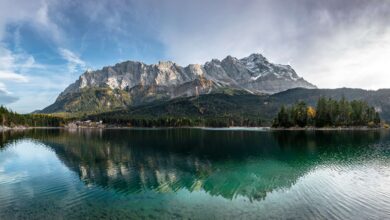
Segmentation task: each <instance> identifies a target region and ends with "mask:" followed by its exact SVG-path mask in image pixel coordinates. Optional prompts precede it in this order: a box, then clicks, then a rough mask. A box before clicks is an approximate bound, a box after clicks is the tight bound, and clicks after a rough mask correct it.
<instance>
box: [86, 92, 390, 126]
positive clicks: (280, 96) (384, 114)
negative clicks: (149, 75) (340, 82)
mask: <svg viewBox="0 0 390 220" xmlns="http://www.w3.org/2000/svg"><path fill="white" fill-rule="evenodd" d="M320 97H329V98H332V99H341V98H342V97H345V98H346V99H347V100H350V101H351V100H364V101H366V102H367V103H368V104H369V105H371V106H374V107H375V108H376V110H377V111H379V112H380V115H381V118H382V119H384V120H385V121H390V89H381V90H377V91H370V90H363V89H349V88H341V89H303V88H296V89H290V90H287V91H283V92H280V93H276V94H270V95H256V94H252V93H248V92H243V91H240V90H238V91H233V92H231V93H226V92H221V93H212V94H205V95H200V96H197V97H180V98H175V99H172V100H168V101H158V102H153V103H146V104H144V105H139V106H133V107H130V108H129V109H126V110H118V111H112V112H106V113H101V114H97V115H91V116H89V118H90V119H93V120H103V121H105V122H108V123H114V124H115V123H117V122H118V119H120V121H121V122H122V123H128V122H134V121H137V120H138V119H142V120H145V119H150V120H155V121H151V122H150V123H152V125H155V124H153V123H156V121H157V123H159V122H158V120H159V119H166V118H190V119H192V121H195V122H194V123H195V124H194V125H207V126H215V125H217V126H228V125H236V126H248V125H249V126H251V125H256V126H257V125H270V124H271V120H272V119H273V118H274V117H275V116H276V114H277V112H278V111H279V109H280V107H281V106H282V105H291V104H294V103H295V102H297V101H305V102H306V103H308V104H309V105H311V106H315V105H316V103H317V100H318V99H319V98H320ZM198 119H201V121H196V120H198ZM208 121H211V123H212V124H207V123H208ZM226 123H230V124H226Z"/></svg>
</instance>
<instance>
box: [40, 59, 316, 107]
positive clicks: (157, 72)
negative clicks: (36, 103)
mask: <svg viewBox="0 0 390 220" xmlns="http://www.w3.org/2000/svg"><path fill="white" fill-rule="evenodd" d="M297 87H302V88H316V87H315V86H314V85H313V84H311V83H309V82H307V81H306V80H304V79H303V78H301V77H299V76H298V75H297V73H296V72H295V71H294V69H292V68H291V66H289V65H280V64H273V63H270V62H269V61H268V60H267V59H266V58H265V57H264V56H262V55H261V54H252V55H250V56H248V57H245V58H242V59H237V58H234V57H232V56H227V57H226V58H225V59H223V60H222V61H220V60H217V59H213V60H211V61H209V62H206V63H205V64H203V65H199V64H190V65H188V66H186V67H182V66H179V65H177V64H175V63H173V62H170V61H164V62H159V63H158V64H152V65H147V64H144V63H142V62H135V61H127V62H123V63H119V64H116V65H114V66H109V67H104V68H103V69H101V70H97V71H86V72H85V73H84V74H82V75H81V76H80V78H79V79H78V80H77V81H76V82H75V83H73V84H71V85H70V86H69V87H68V88H66V89H65V90H64V91H63V92H62V93H61V94H60V95H59V97H58V98H57V100H56V101H55V103H54V104H52V105H50V106H48V107H47V108H45V109H43V110H42V111H41V112H43V113H53V112H103V111H111V110H113V109H117V108H124V107H128V106H137V105H140V104H144V103H148V102H152V101H156V100H170V99H173V98H177V97H190V96H196V95H201V94H210V93H219V92H221V91H225V90H232V89H233V90H243V91H247V92H248V93H251V94H274V93H277V92H281V91H285V90H288V89H291V88H297Z"/></svg>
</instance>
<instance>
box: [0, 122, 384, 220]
mask: <svg viewBox="0 0 390 220" xmlns="http://www.w3.org/2000/svg"><path fill="white" fill-rule="evenodd" d="M389 153H390V136H389V134H388V132H387V131H321V132H314V131H311V132H304V131H298V132H296V131H287V132H283V131H277V132H276V131H274V132H272V131H264V130H239V129H236V130H204V129H167V130H164V129H154V130H153V129H151V130H139V129H137V130H100V131H99V130H83V131H73V132H69V131H64V130H31V131H27V132H22V133H12V134H11V133H2V134H0V219H15V218H29V219H31V218H34V219H57V218H66V219H74V218H81V219H98V218H102V219H105V218H108V217H112V218H165V219H171V218H180V219H181V218H195V219H205V218H223V219H226V218H228V219H236V218H247V219H251V218H252V219H267V218H281V219H285V218H299V219H313V218H317V219H318V218H319V219H323V218H327V219H384V218H389V216H390V169H389V168H390V167H389V166H390V163H389V162H390V160H389V155H390V154H389Z"/></svg>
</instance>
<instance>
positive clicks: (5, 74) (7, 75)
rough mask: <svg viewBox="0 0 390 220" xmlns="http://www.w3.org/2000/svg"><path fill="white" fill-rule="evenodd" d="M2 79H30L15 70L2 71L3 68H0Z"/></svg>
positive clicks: (19, 80) (0, 77) (17, 80)
mask: <svg viewBox="0 0 390 220" xmlns="http://www.w3.org/2000/svg"><path fill="white" fill-rule="evenodd" d="M0 80H9V81H15V82H28V79H27V78H26V77H25V76H23V75H20V74H17V73H13V72H7V71H1V70H0Z"/></svg>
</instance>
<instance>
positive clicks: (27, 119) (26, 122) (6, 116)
mask: <svg viewBox="0 0 390 220" xmlns="http://www.w3.org/2000/svg"><path fill="white" fill-rule="evenodd" d="M64 124H65V119H64V118H60V117H55V116H51V115H44V114H18V113H16V112H13V111H11V110H8V109H7V108H5V107H4V106H0V126H7V127H14V126H34V127H59V126H63V125H64Z"/></svg>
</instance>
